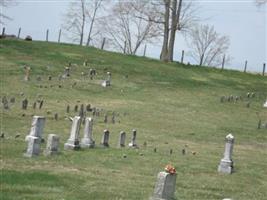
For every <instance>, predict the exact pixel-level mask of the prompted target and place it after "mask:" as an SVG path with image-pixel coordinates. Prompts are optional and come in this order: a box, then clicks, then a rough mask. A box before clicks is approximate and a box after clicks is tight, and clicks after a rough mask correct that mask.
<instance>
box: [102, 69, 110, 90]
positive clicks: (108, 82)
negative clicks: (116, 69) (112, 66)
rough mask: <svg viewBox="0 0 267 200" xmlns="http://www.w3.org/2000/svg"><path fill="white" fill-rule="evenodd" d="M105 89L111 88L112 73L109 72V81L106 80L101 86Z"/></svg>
mask: <svg viewBox="0 0 267 200" xmlns="http://www.w3.org/2000/svg"><path fill="white" fill-rule="evenodd" d="M101 85H102V86H103V87H108V86H111V73H110V72H107V79H106V80H104V81H103V82H102V84H101Z"/></svg>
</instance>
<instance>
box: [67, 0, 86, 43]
mask: <svg viewBox="0 0 267 200" xmlns="http://www.w3.org/2000/svg"><path fill="white" fill-rule="evenodd" d="M64 16H65V19H64V24H63V25H62V28H63V29H64V30H66V31H67V32H68V33H69V34H70V36H69V38H70V39H72V40H73V41H74V42H77V41H79V44H80V45H82V44H83V39H84V30H85V21H86V7H85V0H75V1H73V2H71V3H70V5H69V8H68V10H67V13H66V14H65V15H64Z"/></svg>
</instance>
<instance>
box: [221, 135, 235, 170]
mask: <svg viewBox="0 0 267 200" xmlns="http://www.w3.org/2000/svg"><path fill="white" fill-rule="evenodd" d="M233 147H234V136H233V135H232V134H228V135H227V136H226V138H225V150H224V157H223V158H222V159H221V162H220V164H219V166H218V172H222V173H226V174H231V173H232V172H233V168H234V163H233V160H232V154H233Z"/></svg>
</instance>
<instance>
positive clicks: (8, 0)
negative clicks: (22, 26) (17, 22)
mask: <svg viewBox="0 0 267 200" xmlns="http://www.w3.org/2000/svg"><path fill="white" fill-rule="evenodd" d="M15 4H16V1H14V0H0V11H1V12H0V24H3V25H4V24H5V21H6V20H12V19H11V18H10V17H9V16H7V15H5V14H4V13H3V10H4V9H5V8H8V7H10V6H13V5H15Z"/></svg>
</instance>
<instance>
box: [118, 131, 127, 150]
mask: <svg viewBox="0 0 267 200" xmlns="http://www.w3.org/2000/svg"><path fill="white" fill-rule="evenodd" d="M125 140H126V133H125V132H124V131H121V132H120V137H119V144H118V147H125Z"/></svg>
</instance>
